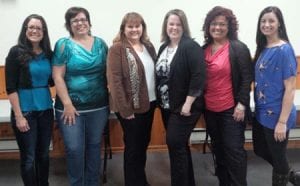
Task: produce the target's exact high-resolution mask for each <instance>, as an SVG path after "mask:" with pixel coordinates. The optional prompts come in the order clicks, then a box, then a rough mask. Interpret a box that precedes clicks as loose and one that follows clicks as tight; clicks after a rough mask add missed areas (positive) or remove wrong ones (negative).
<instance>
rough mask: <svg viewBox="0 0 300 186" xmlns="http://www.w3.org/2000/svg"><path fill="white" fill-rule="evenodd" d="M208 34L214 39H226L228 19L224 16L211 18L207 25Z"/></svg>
mask: <svg viewBox="0 0 300 186" xmlns="http://www.w3.org/2000/svg"><path fill="white" fill-rule="evenodd" d="M209 34H210V35H211V37H212V38H213V40H215V41H222V40H226V39H227V34H228V21H227V19H226V17H225V16H217V17H216V18H215V19H213V20H212V22H211V23H210V26H209Z"/></svg>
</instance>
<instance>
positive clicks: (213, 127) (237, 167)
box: [204, 108, 247, 186]
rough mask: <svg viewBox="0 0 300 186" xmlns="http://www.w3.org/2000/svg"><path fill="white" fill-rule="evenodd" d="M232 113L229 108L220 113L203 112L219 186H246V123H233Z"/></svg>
mask: <svg viewBox="0 0 300 186" xmlns="http://www.w3.org/2000/svg"><path fill="white" fill-rule="evenodd" d="M233 112H234V109H233V108H231V109H228V110H225V111H222V112H212V111H209V110H205V113H204V118H205V122H206V129H207V132H208V134H209V136H210V138H211V145H212V152H213V154H214V155H215V157H216V176H218V179H219V185H220V186H246V185H247V179H246V176H247V152H246V151H245V149H244V143H245V134H244V133H245V128H246V123H245V122H237V121H235V120H234V119H233V116H232V115H233Z"/></svg>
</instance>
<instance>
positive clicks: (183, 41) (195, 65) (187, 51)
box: [156, 9, 205, 186]
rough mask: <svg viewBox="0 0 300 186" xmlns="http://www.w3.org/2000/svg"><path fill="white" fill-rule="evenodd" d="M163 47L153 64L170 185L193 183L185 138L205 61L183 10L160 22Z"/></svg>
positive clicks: (198, 108)
mask: <svg viewBox="0 0 300 186" xmlns="http://www.w3.org/2000/svg"><path fill="white" fill-rule="evenodd" d="M161 40H162V42H163V44H162V46H161V47H160V49H159V53H158V58H157V59H158V60H157V63H156V80H157V82H156V86H157V97H158V100H159V105H160V108H161V113H162V117H163V123H164V126H165V129H166V131H167V132H166V138H167V139H166V141H167V145H168V149H169V155H170V163H171V185H172V186H175V185H179V186H193V185H195V180H194V173H193V165H192V159H191V153H190V149H189V146H188V140H189V137H190V135H191V132H192V130H193V128H194V127H195V125H196V123H197V121H198V119H199V117H200V115H201V112H202V106H203V100H202V95H203V87H204V82H205V63H204V57H203V51H202V49H201V47H200V46H199V44H197V43H196V42H195V41H193V40H192V39H191V36H190V30H189V26H188V22H187V18H186V16H185V13H184V12H183V11H182V10H178V9H174V10H171V11H169V12H168V13H167V14H166V16H165V18H164V22H163V29H162V39H161Z"/></svg>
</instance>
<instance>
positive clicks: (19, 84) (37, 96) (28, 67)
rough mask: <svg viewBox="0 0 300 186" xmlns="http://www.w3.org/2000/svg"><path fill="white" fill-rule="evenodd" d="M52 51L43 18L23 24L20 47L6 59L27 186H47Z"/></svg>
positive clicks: (7, 89)
mask: <svg viewBox="0 0 300 186" xmlns="http://www.w3.org/2000/svg"><path fill="white" fill-rule="evenodd" d="M51 57H52V50H51V46H50V41H49V36H48V29H47V25H46V22H45V20H44V18H43V17H42V16H40V15H36V14H32V15H29V16H28V17H27V18H26V19H25V20H24V22H23V25H22V29H21V33H20V35H19V40H18V44H17V45H16V46H14V47H12V48H11V49H10V51H9V54H8V56H7V57H6V63H5V79H6V92H7V95H8V99H9V101H10V103H11V106H12V112H11V123H12V128H13V130H14V133H15V135H16V140H17V143H18V146H19V149H20V159H21V175H22V179H23V183H24V185H26V186H27V185H28V186H29V185H30V186H31V185H33V186H47V185H49V183H48V176H49V146H50V140H51V135H52V125H53V119H54V117H53V109H52V99H51V94H50V90H49V86H53V81H52V79H51V64H50V60H51Z"/></svg>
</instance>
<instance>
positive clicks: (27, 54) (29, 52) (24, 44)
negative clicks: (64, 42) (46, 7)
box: [18, 14, 52, 63]
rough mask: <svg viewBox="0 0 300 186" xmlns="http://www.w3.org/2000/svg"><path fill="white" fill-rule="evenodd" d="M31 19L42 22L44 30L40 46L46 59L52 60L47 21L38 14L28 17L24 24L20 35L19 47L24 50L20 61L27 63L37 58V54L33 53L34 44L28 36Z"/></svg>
mask: <svg viewBox="0 0 300 186" xmlns="http://www.w3.org/2000/svg"><path fill="white" fill-rule="evenodd" d="M31 19H38V20H40V21H41V23H42V27H43V28H42V29H43V38H42V40H41V41H40V44H39V45H40V47H41V49H42V50H43V52H44V53H45V55H46V57H47V58H48V59H51V57H52V49H51V44H50V39H49V34H48V27H47V24H46V21H45V19H44V18H43V17H42V16H40V15H38V14H31V15H29V16H28V17H26V19H25V20H24V22H23V24H22V28H21V32H20V35H19V39H18V46H19V47H20V49H22V50H21V54H20V56H19V60H21V61H22V62H24V63H26V62H28V61H29V60H31V59H32V58H34V57H35V56H36V54H35V53H34V52H33V46H32V43H31V42H30V41H29V40H28V38H27V36H26V31H27V25H28V23H29V21H30V20H31Z"/></svg>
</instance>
